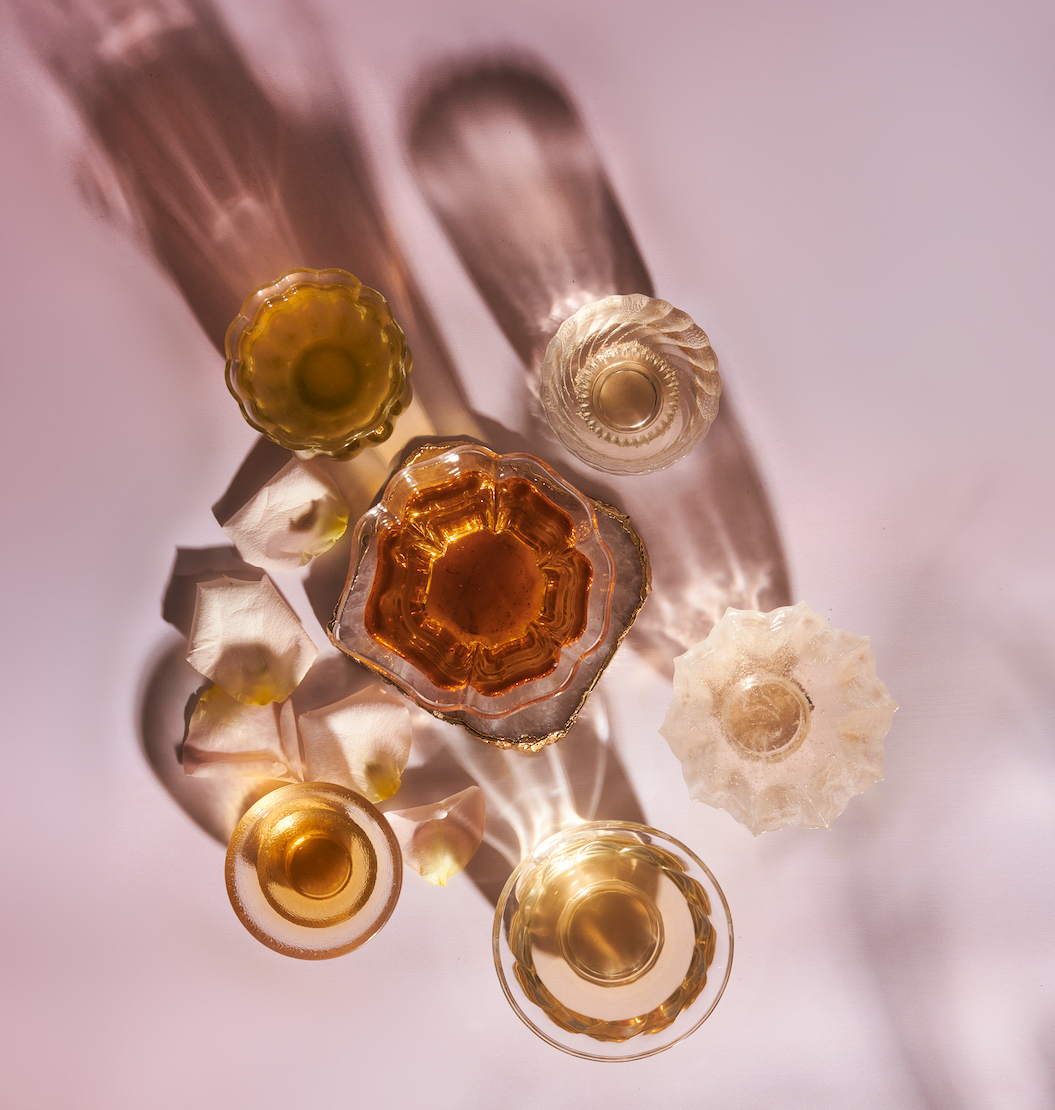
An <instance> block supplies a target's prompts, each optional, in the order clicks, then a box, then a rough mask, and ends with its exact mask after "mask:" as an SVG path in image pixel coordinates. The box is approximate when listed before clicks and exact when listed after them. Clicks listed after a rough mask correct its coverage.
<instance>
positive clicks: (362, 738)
mask: <svg viewBox="0 0 1055 1110" xmlns="http://www.w3.org/2000/svg"><path fill="white" fill-rule="evenodd" d="M297 723H298V725H299V727H300V735H301V740H302V741H303V745H304V775H305V778H306V780H307V781H309V782H333V783H337V785H338V786H347V787H348V788H349V789H350V790H355V791H356V792H357V793H359V794H362V795H363V797H365V798H367V799H368V800H369V801H371V802H381V801H384V800H385V799H386V798H391V797H392V795H393V794H395V792H396V791H397V790H398V789H399V782H400V776H401V775H402V773H403V768H404V767H406V765H407V760H408V759H409V758H410V713H409V712H408V710H407V707H406V705H405V704H404V702H403V700H402V698H400V697H399V696H398V695H397V694H393V693H389V692H388V691H387V690H384V689H382V688H381V687H380V686H378V685H373V686H368V687H367V688H366V689H365V690H361V691H360V692H359V693H358V694H353V695H352V696H351V697H347V698H344V699H343V700H341V701H338V702H334V703H333V704H332V705H327V706H324V707H323V708H322V709H312V710H309V711H308V712H307V713H302V714H301V715H300V717H299V718H298V722H297Z"/></svg>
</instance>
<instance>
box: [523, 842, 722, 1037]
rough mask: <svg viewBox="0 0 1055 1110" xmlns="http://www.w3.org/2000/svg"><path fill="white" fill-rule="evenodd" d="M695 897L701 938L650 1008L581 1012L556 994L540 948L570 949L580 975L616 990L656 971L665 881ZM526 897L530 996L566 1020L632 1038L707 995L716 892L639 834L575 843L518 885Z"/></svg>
mask: <svg viewBox="0 0 1055 1110" xmlns="http://www.w3.org/2000/svg"><path fill="white" fill-rule="evenodd" d="M664 880H670V881H671V882H673V883H674V884H675V885H676V886H677V887H678V889H679V891H680V892H681V893H682V895H683V896H684V898H685V902H686V905H687V906H688V909H689V913H690V915H691V918H692V922H693V927H694V929H695V934H696V941H695V946H694V948H693V953H692V958H691V960H690V963H689V968H688V971H687V972H686V974H685V977H684V979H683V980H682V983H681V986H680V987H679V988H678V989H677V990H676V991H674V992H673V993H672V994H671V995H670V997H668V998H667V999H666V1001H664V1002H663V1004H662V1005H660V1006H657V1007H656V1008H655V1009H654V1010H652V1011H650V1012H649V1013H647V1014H638V1013H628V1014H627V1015H626V1017H625V1018H622V1019H620V1020H618V1021H605V1020H602V1019H599V1018H593V1017H589V1016H587V1015H584V1014H581V1013H577V1012H576V1011H575V1010H574V1009H572V1008H571V1007H570V1006H569V1005H566V1004H565V1003H564V1002H563V1001H562V1000H560V999H558V998H556V997H554V995H553V994H552V993H551V992H550V990H549V989H548V988H547V987H546V985H545V984H544V983H543V982H542V980H541V978H540V977H539V975H538V973H537V971H536V970H535V966H534V958H533V956H532V951H533V949H534V950H540V951H542V952H546V953H550V954H558V953H559V954H560V956H561V957H562V958H563V959H564V961H565V962H566V963H567V964H568V966H569V967H570V968H571V969H572V970H573V971H574V972H575V973H576V975H578V976H579V977H580V978H582V979H584V980H587V981H588V982H590V983H593V984H598V985H601V986H605V987H608V988H610V989H612V990H613V991H615V990H618V989H619V988H620V987H625V986H627V985H628V984H632V983H634V982H636V981H637V980H639V979H641V978H642V977H643V976H644V975H646V974H648V972H649V971H650V970H651V968H652V967H653V966H654V965H655V963H656V961H657V959H658V958H659V956H660V954H661V952H662V949H663V943H664V930H663V921H662V918H661V915H660V913H659V911H658V909H657V906H656V902H655V896H656V893H657V890H658V887H659V884H660V882H661V881H664ZM516 894H517V898H518V901H519V905H518V908H517V910H516V911H515V912H514V914H513V915H512V918H511V920H510V924H509V947H510V950H511V951H512V953H513V955H514V957H515V959H516V967H515V970H516V976H517V979H518V981H519V982H520V985H521V986H522V987H523V989H524V991H525V993H526V994H527V996H528V998H529V999H530V1000H531V1001H532V1002H534V1003H535V1004H536V1005H538V1006H540V1007H541V1008H542V1009H543V1010H544V1011H545V1013H546V1015H547V1016H548V1017H549V1018H550V1020H552V1021H553V1022H554V1023H556V1024H557V1025H559V1026H560V1027H561V1028H563V1029H566V1030H568V1031H570V1032H573V1033H584V1034H586V1035H587V1036H589V1037H592V1038H594V1039H595V1040H599V1041H625V1040H628V1039H629V1038H630V1037H633V1036H636V1035H638V1034H640V1033H646V1032H656V1031H658V1030H660V1029H663V1028H665V1027H666V1026H668V1025H670V1024H671V1022H673V1021H674V1019H675V1018H676V1017H677V1016H678V1014H679V1013H680V1012H681V1011H682V1010H683V1009H684V1008H685V1007H686V1006H688V1005H690V1004H691V1003H692V1002H693V1000H694V999H695V998H696V997H697V996H698V995H699V993H700V991H702V990H703V988H704V986H705V985H706V982H707V969H708V967H709V966H710V964H711V961H712V960H713V959H714V949H715V933H714V928H713V926H712V925H711V923H710V913H711V907H710V901H709V899H708V897H707V892H706V891H705V890H704V889H703V887H701V886H700V884H699V883H697V882H696V881H695V880H694V879H691V878H689V877H688V876H687V875H686V874H685V873H684V871H683V870H682V867H681V865H680V864H679V862H678V860H677V859H676V857H674V856H673V855H672V854H671V853H670V852H667V851H666V850H664V849H662V848H658V847H656V846H655V845H645V844H641V843H640V842H639V841H636V842H632V843H627V842H623V841H605V840H604V839H601V840H597V841H594V842H591V843H589V844H587V845H585V846H584V845H581V844H575V845H571V846H570V847H569V848H568V849H567V850H565V851H564V852H559V851H558V852H557V853H555V854H554V855H553V856H551V857H550V858H549V860H548V862H547V863H545V864H543V865H542V866H540V867H539V868H538V869H537V870H536V871H535V872H532V873H525V875H524V876H523V877H522V878H521V881H520V882H519V884H518V886H517V891H516Z"/></svg>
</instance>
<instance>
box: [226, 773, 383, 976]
mask: <svg viewBox="0 0 1055 1110" xmlns="http://www.w3.org/2000/svg"><path fill="white" fill-rule="evenodd" d="M294 794H305V795H307V796H309V797H318V796H319V794H324V795H327V796H328V797H329V798H330V799H331V800H336V801H338V802H340V803H342V804H343V806H344V809H345V812H346V814H347V815H348V816H349V819H350V820H353V822H354V823H356V824H359V823H360V822H362V821H363V819H364V818H365V822H364V823H366V824H368V825H370V827H372V828H374V829H376V830H377V831H378V832H379V833H380V834H381V839H382V840H383V841H385V842H386V843H387V845H388V848H389V849H390V856H391V862H392V883H391V887H390V889H389V891H388V896H387V897H386V899H385V901H384V903H383V904H382V905H381V906H380V908H379V909H378V910H377V911H376V914H375V916H374V919H373V920H372V921H371V922H370V923H369V925H368V926H367V928H366V929H364V930H363V931H362V932H361V933H358V934H356V935H355V936H354V937H352V939H350V940H346V941H341V942H340V943H339V944H336V945H334V946H333V947H332V948H298V947H296V946H295V945H293V944H288V943H286V942H284V941H281V940H278V939H277V938H275V937H273V936H271V935H270V934H269V933H267V932H266V931H265V930H264V929H262V928H261V927H260V926H259V925H258V924H257V923H256V921H255V920H254V919H253V918H252V917H251V916H250V913H249V911H248V909H247V908H246V906H245V904H244V902H243V899H242V896H241V892H240V890H239V884H238V878H237V876H238V874H240V871H239V870H238V869H237V867H236V864H237V861H238V857H239V854H240V853H241V850H242V848H243V847H244V846H245V844H246V842H247V841H248V840H249V838H250V836H251V835H252V834H253V832H254V831H255V829H256V827H257V825H258V824H259V822H260V820H261V819H262V818H263V817H264V816H265V814H266V812H267V810H268V808H269V807H270V806H274V805H275V803H276V800H277V801H284V800H286V799H287V798H289V797H290V796H291V795H294ZM276 795H282V797H281V798H278V799H276ZM356 818H358V819H359V820H358V821H356V820H355V819H356ZM224 875H225V878H226V882H227V894H228V897H229V898H230V899H231V906H232V907H233V908H234V912H235V913H236V914H237V915H238V920H239V921H241V923H242V924H243V925H244V926H245V927H246V929H247V930H248V931H249V932H250V933H252V934H253V936H254V937H256V939H257V940H258V941H260V943H261V944H264V945H266V946H267V947H268V948H270V949H272V951H274V952H279V953H280V954H281V955H283V956H292V957H294V958H295V959H299V960H329V959H333V958H335V957H337V956H343V955H345V954H346V953H348V952H352V951H354V950H355V949H356V948H359V947H361V946H362V945H364V944H365V943H366V942H367V941H368V940H369V939H370V938H371V937H372V936H374V934H375V933H378V932H380V930H381V929H382V928H383V927H384V925H385V923H386V922H387V921H388V919H389V918H390V917H391V916H392V911H393V910H394V909H395V907H396V903H397V902H398V901H399V894H400V890H401V889H402V886H403V853H402V851H401V850H400V847H399V841H398V840H396V836H395V833H394V832H393V831H392V827H391V825H389V823H388V821H386V820H385V817H384V815H383V814H382V813H381V811H380V810H378V809H377V808H376V807H375V806H374V805H372V804H371V803H370V802H369V801H367V799H366V798H364V797H363V796H362V795H361V794H356V793H355V791H354V790H349V789H348V788H347V787H344V786H338V785H337V784H336V783H332V782H295V783H289V784H288V785H286V786H280V787H278V788H277V789H276V790H272V791H270V792H269V793H267V794H265V795H264V796H263V797H262V798H260V799H259V800H258V801H257V802H255V803H254V804H253V805H252V806H250V807H249V809H248V810H246V812H245V813H244V814H243V815H242V817H241V819H240V820H239V822H238V824H237V825H236V826H235V830H234V832H233V833H232V834H231V840H230V843H229V844H228V846H227V859H226V861H225V866H224ZM276 914H277V911H276ZM349 920H351V921H354V920H355V917H354V916H353V917H352V918H350V919H349ZM283 923H284V924H283V927H287V926H288V927H289V928H290V929H292V930H297V929H300V930H303V932H304V935H305V939H310V938H316V939H318V938H320V937H322V936H323V935H324V934H325V933H326V932H327V931H329V932H336V931H337V930H339V929H340V928H341V927H342V926H343V925H345V924H346V923H345V922H342V923H341V924H340V925H338V926H333V927H331V928H330V929H329V930H326V929H323V928H319V929H314V928H310V927H308V926H302V925H294V924H293V923H292V922H285V921H284V919H283Z"/></svg>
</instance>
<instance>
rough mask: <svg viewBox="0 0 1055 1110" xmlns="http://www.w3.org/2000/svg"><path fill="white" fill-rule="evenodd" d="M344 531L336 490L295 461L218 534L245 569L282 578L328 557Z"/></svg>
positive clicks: (324, 477)
mask: <svg viewBox="0 0 1055 1110" xmlns="http://www.w3.org/2000/svg"><path fill="white" fill-rule="evenodd" d="M347 526H348V504H347V502H346V501H345V499H344V498H343V497H342V496H341V493H340V491H339V490H338V489H337V486H336V485H335V484H334V483H333V481H331V479H330V478H329V477H328V476H327V475H326V474H325V473H324V472H323V471H322V470H321V469H320V468H319V467H317V466H315V465H314V464H313V463H310V462H304V461H302V460H299V459H294V460H293V461H292V462H289V463H287V464H286V465H285V466H284V467H283V468H282V469H281V470H280V471H279V472H278V473H277V474H276V475H275V476H274V477H273V478H272V479H271V480H270V481H269V482H267V483H266V484H265V485H264V486H262V487H261V488H260V489H259V490H258V491H257V492H256V493H255V494H254V495H253V496H252V497H251V498H250V499H249V501H247V502H246V503H245V504H244V505H243V506H242V507H241V508H240V509H239V510H238V511H237V512H236V513H235V514H234V515H233V516H231V517H230V519H228V520H227V521H226V522H225V523H224V525H223V530H224V532H225V534H226V535H227V538H228V539H229V540H230V541H231V543H233V544H234V546H235V547H236V548H237V549H238V554H239V555H241V556H242V558H243V559H245V561H246V562H247V563H252V564H253V565H254V566H258V567H263V568H264V570H267V571H271V572H272V573H281V572H282V571H287V570H296V569H297V567H302V566H304V564H305V563H309V562H311V560H312V559H314V558H315V557H316V556H317V555H321V554H322V553H323V552H324V551H329V549H330V548H331V547H332V546H333V545H334V543H335V542H336V541H337V540H338V539H339V538H340V537H341V536H342V535H343V534H344V530H345V528H347Z"/></svg>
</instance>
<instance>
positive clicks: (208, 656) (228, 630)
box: [187, 575, 319, 705]
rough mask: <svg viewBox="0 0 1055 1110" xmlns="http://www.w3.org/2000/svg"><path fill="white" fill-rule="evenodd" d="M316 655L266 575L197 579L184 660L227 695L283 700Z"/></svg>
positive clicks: (261, 701) (250, 700)
mask: <svg viewBox="0 0 1055 1110" xmlns="http://www.w3.org/2000/svg"><path fill="white" fill-rule="evenodd" d="M318 654H319V649H318V648H317V647H316V646H315V645H314V643H312V641H311V638H310V637H309V636H308V634H307V633H306V632H305V631H304V629H303V627H302V626H301V623H300V621H299V620H298V619H297V617H296V614H295V613H294V612H293V610H292V609H290V607H289V606H288V605H287V604H286V602H285V601H284V600H283V599H282V595H281V594H280V593H279V592H278V590H276V589H275V586H274V584H273V583H272V581H271V579H270V578H267V577H264V578H261V579H260V581H259V582H245V581H241V580H239V579H236V578H228V577H226V576H225V575H220V576H219V577H216V578H211V579H209V580H208V581H205V582H199V583H198V587H197V602H196V604H195V607H194V620H193V622H192V624H191V633H190V643H189V644H188V648H187V662H188V663H190V665H191V666H192V667H193V668H194V669H195V670H196V671H198V672H199V673H200V674H203V675H205V676H206V678H210V679H212V681H213V682H215V683H216V685H217V686H219V687H220V688H221V689H222V690H224V691H225V692H226V693H228V694H230V695H231V697H233V698H237V699H238V700H239V701H241V702H245V703H246V705H267V704H268V702H272V701H285V699H286V698H288V697H289V695H290V694H291V693H292V692H293V690H294V688H295V687H296V686H297V684H298V683H299V682H300V680H301V679H302V678H303V677H304V675H305V674H306V673H307V671H308V668H309V667H310V666H311V665H312V663H313V662H314V661H315V657H316V656H317V655H318Z"/></svg>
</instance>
